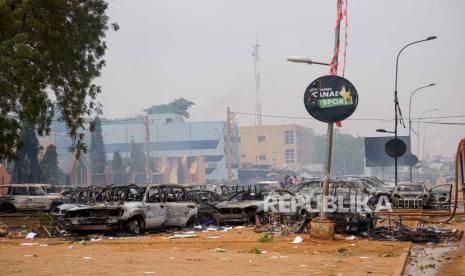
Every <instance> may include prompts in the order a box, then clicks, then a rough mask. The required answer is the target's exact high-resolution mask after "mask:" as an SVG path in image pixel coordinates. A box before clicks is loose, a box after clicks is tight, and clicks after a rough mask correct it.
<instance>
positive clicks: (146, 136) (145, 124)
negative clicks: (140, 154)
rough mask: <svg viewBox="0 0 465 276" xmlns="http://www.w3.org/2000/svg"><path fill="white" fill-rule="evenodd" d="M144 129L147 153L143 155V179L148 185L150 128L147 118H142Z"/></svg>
mask: <svg viewBox="0 0 465 276" xmlns="http://www.w3.org/2000/svg"><path fill="white" fill-rule="evenodd" d="M144 127H145V144H146V146H147V152H146V154H145V179H146V183H150V172H151V168H150V127H149V117H148V116H145V117H144Z"/></svg>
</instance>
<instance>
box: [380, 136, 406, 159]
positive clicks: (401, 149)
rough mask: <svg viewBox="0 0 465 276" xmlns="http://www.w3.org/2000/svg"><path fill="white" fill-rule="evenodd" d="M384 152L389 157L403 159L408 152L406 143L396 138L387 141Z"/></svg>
mask: <svg viewBox="0 0 465 276" xmlns="http://www.w3.org/2000/svg"><path fill="white" fill-rule="evenodd" d="M384 151H385V152H386V154H387V155H389V156H391V157H393V158H394V157H401V156H402V155H404V154H405V152H406V151H407V145H406V144H405V143H404V141H402V140H400V139H398V138H394V139H391V140H389V141H387V143H386V145H385V146H384Z"/></svg>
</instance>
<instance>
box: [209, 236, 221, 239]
mask: <svg viewBox="0 0 465 276" xmlns="http://www.w3.org/2000/svg"><path fill="white" fill-rule="evenodd" d="M219 238H220V236H208V237H207V239H219Z"/></svg>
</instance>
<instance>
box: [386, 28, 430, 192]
mask: <svg viewBox="0 0 465 276" xmlns="http://www.w3.org/2000/svg"><path fill="white" fill-rule="evenodd" d="M436 38H437V37H436V36H429V37H427V38H426V39H422V40H418V41H414V42H410V43H409V44H407V45H405V46H404V47H402V49H400V51H399V53H398V54H397V59H396V78H395V88H394V137H395V139H397V125H398V120H397V113H398V112H399V111H400V107H399V99H398V97H397V76H398V71H399V57H400V54H401V53H402V52H403V51H404V50H405V48H407V47H408V46H411V45H413V44H417V43H420V42H425V41H429V40H433V39H436ZM399 113H400V112H399ZM394 167H395V168H394V182H395V185H396V186H397V156H396V157H394Z"/></svg>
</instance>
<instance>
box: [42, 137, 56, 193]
mask: <svg viewBox="0 0 465 276" xmlns="http://www.w3.org/2000/svg"><path fill="white" fill-rule="evenodd" d="M40 171H41V182H43V183H48V184H54V185H56V184H58V174H59V173H60V168H59V167H58V156H57V148H56V147H55V145H50V146H48V147H47V150H46V151H45V154H44V157H43V158H42V160H40Z"/></svg>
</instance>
